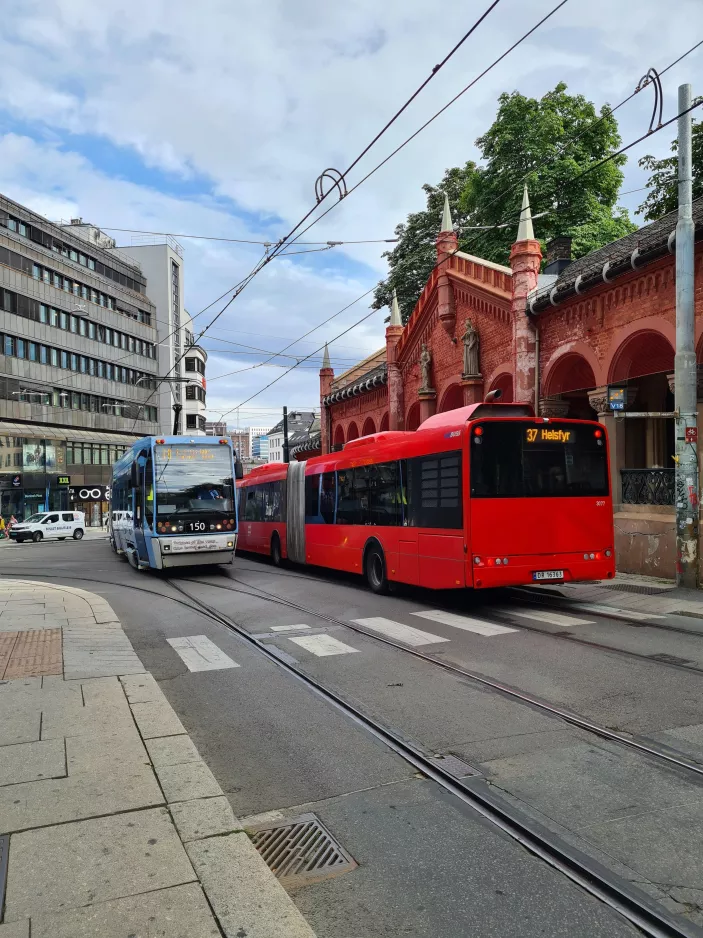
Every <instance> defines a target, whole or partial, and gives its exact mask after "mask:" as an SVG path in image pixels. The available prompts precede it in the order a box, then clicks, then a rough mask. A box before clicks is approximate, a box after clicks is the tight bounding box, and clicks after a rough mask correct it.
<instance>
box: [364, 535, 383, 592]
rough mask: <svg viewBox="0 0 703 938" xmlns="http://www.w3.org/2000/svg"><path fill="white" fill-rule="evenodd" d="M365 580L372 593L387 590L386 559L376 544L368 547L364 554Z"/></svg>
mask: <svg viewBox="0 0 703 938" xmlns="http://www.w3.org/2000/svg"><path fill="white" fill-rule="evenodd" d="M366 582H367V583H368V584H369V588H370V590H371V592H372V593H378V594H379V595H380V594H383V593H387V592H388V579H387V577H386V561H385V558H384V556H383V551H382V550H381V548H380V547H378V545H374V546H373V547H370V548H369V549H368V551H367V554H366Z"/></svg>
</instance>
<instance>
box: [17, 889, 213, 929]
mask: <svg viewBox="0 0 703 938" xmlns="http://www.w3.org/2000/svg"><path fill="white" fill-rule="evenodd" d="M220 934H221V933H220V930H219V928H218V927H217V923H216V922H215V919H214V918H213V915H212V912H211V911H210V907H209V906H208V904H207V900H206V899H205V896H204V895H203V891H202V889H201V888H200V886H197V885H195V884H194V883H193V884H189V885H187V886H172V887H171V888H170V889H160V890H158V891H157V892H150V893H147V894H146V895H143V896H134V897H129V898H124V899H110V900H109V901H107V902H100V903H99V904H97V905H87V906H85V907H84V908H82V909H74V910H72V911H70V912H64V913H63V914H59V915H51V916H48V917H43V916H39V917H37V916H32V938H95V936H96V935H99V936H100V938H125V936H130V938H219V936H220ZM0 938H6V936H5V935H4V934H3V931H2V925H0ZM7 938H15V936H14V935H8V936H7ZM18 938H28V933H27V936H25V934H24V933H22V934H21V935H19V934H18Z"/></svg>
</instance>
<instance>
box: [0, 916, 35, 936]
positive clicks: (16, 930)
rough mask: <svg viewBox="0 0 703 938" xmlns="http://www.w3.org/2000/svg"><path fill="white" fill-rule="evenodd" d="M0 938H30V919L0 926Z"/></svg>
mask: <svg viewBox="0 0 703 938" xmlns="http://www.w3.org/2000/svg"><path fill="white" fill-rule="evenodd" d="M0 938H29V919H28V918H26V919H24V921H22V922H10V923H9V924H7V925H0Z"/></svg>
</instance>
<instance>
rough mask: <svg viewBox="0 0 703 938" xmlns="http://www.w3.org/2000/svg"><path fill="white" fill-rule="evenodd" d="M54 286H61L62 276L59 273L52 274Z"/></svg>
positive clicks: (59, 287)
mask: <svg viewBox="0 0 703 938" xmlns="http://www.w3.org/2000/svg"><path fill="white" fill-rule="evenodd" d="M54 286H55V287H56V288H57V289H58V290H60V289H61V288H62V287H63V277H62V276H61V274H56V273H55V274H54Z"/></svg>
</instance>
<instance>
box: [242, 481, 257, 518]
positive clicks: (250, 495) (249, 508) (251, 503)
mask: <svg viewBox="0 0 703 938" xmlns="http://www.w3.org/2000/svg"><path fill="white" fill-rule="evenodd" d="M245 491H246V493H247V501H246V507H245V509H244V520H245V521H258V520H259V519H258V518H257V516H256V486H255V485H250V486H248V487H247V488H246V490H245Z"/></svg>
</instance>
